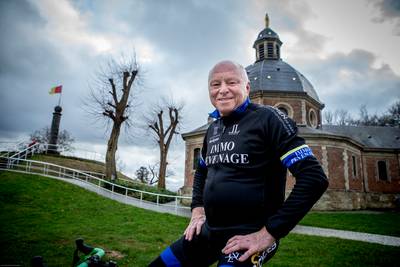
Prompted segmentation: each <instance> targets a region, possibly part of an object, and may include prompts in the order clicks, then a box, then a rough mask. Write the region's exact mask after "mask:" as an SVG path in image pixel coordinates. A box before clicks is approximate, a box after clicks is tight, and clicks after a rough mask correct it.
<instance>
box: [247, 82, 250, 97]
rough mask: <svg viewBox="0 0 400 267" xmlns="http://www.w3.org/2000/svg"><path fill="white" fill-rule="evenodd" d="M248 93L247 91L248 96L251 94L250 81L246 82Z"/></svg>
mask: <svg viewBox="0 0 400 267" xmlns="http://www.w3.org/2000/svg"><path fill="white" fill-rule="evenodd" d="M246 93H247V96H249V94H250V82H247V84H246Z"/></svg>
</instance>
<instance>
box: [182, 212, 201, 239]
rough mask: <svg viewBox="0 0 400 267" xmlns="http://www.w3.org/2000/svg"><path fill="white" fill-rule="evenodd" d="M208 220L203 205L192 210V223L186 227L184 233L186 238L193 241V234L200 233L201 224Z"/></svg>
mask: <svg viewBox="0 0 400 267" xmlns="http://www.w3.org/2000/svg"><path fill="white" fill-rule="evenodd" d="M205 221H206V214H205V212H204V208H203V207H197V208H194V209H193V210H192V218H191V219H190V223H189V225H188V227H187V228H186V230H185V232H184V235H185V239H186V240H188V241H191V240H192V238H193V236H194V235H195V234H196V235H198V234H200V232H201V226H203V224H204V222H205Z"/></svg>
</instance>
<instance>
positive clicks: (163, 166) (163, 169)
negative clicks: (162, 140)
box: [157, 144, 168, 189]
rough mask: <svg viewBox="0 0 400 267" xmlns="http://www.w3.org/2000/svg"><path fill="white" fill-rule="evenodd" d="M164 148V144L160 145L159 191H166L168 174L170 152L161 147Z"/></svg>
mask: <svg viewBox="0 0 400 267" xmlns="http://www.w3.org/2000/svg"><path fill="white" fill-rule="evenodd" d="M161 146H164V145H163V144H161V145H160V169H159V171H158V184H157V187H158V188H159V189H165V177H166V174H167V164H168V162H167V153H168V151H167V150H166V149H165V148H164V147H161Z"/></svg>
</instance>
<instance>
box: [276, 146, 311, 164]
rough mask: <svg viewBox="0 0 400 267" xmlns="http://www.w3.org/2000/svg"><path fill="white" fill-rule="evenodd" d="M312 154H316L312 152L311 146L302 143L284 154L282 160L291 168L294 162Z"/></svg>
mask: <svg viewBox="0 0 400 267" xmlns="http://www.w3.org/2000/svg"><path fill="white" fill-rule="evenodd" d="M310 156H314V154H313V153H312V151H311V149H310V148H309V146H308V145H301V146H298V147H296V148H293V149H292V150H289V151H288V152H287V153H286V154H284V155H283V156H282V157H281V158H280V160H281V162H282V164H283V165H284V166H285V167H286V168H289V167H290V166H292V165H293V164H294V163H296V162H298V161H299V160H302V159H304V158H307V157H310Z"/></svg>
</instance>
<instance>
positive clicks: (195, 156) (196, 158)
mask: <svg viewBox="0 0 400 267" xmlns="http://www.w3.org/2000/svg"><path fill="white" fill-rule="evenodd" d="M199 161H200V148H195V149H194V150H193V170H196V169H197V166H198V165H199Z"/></svg>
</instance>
